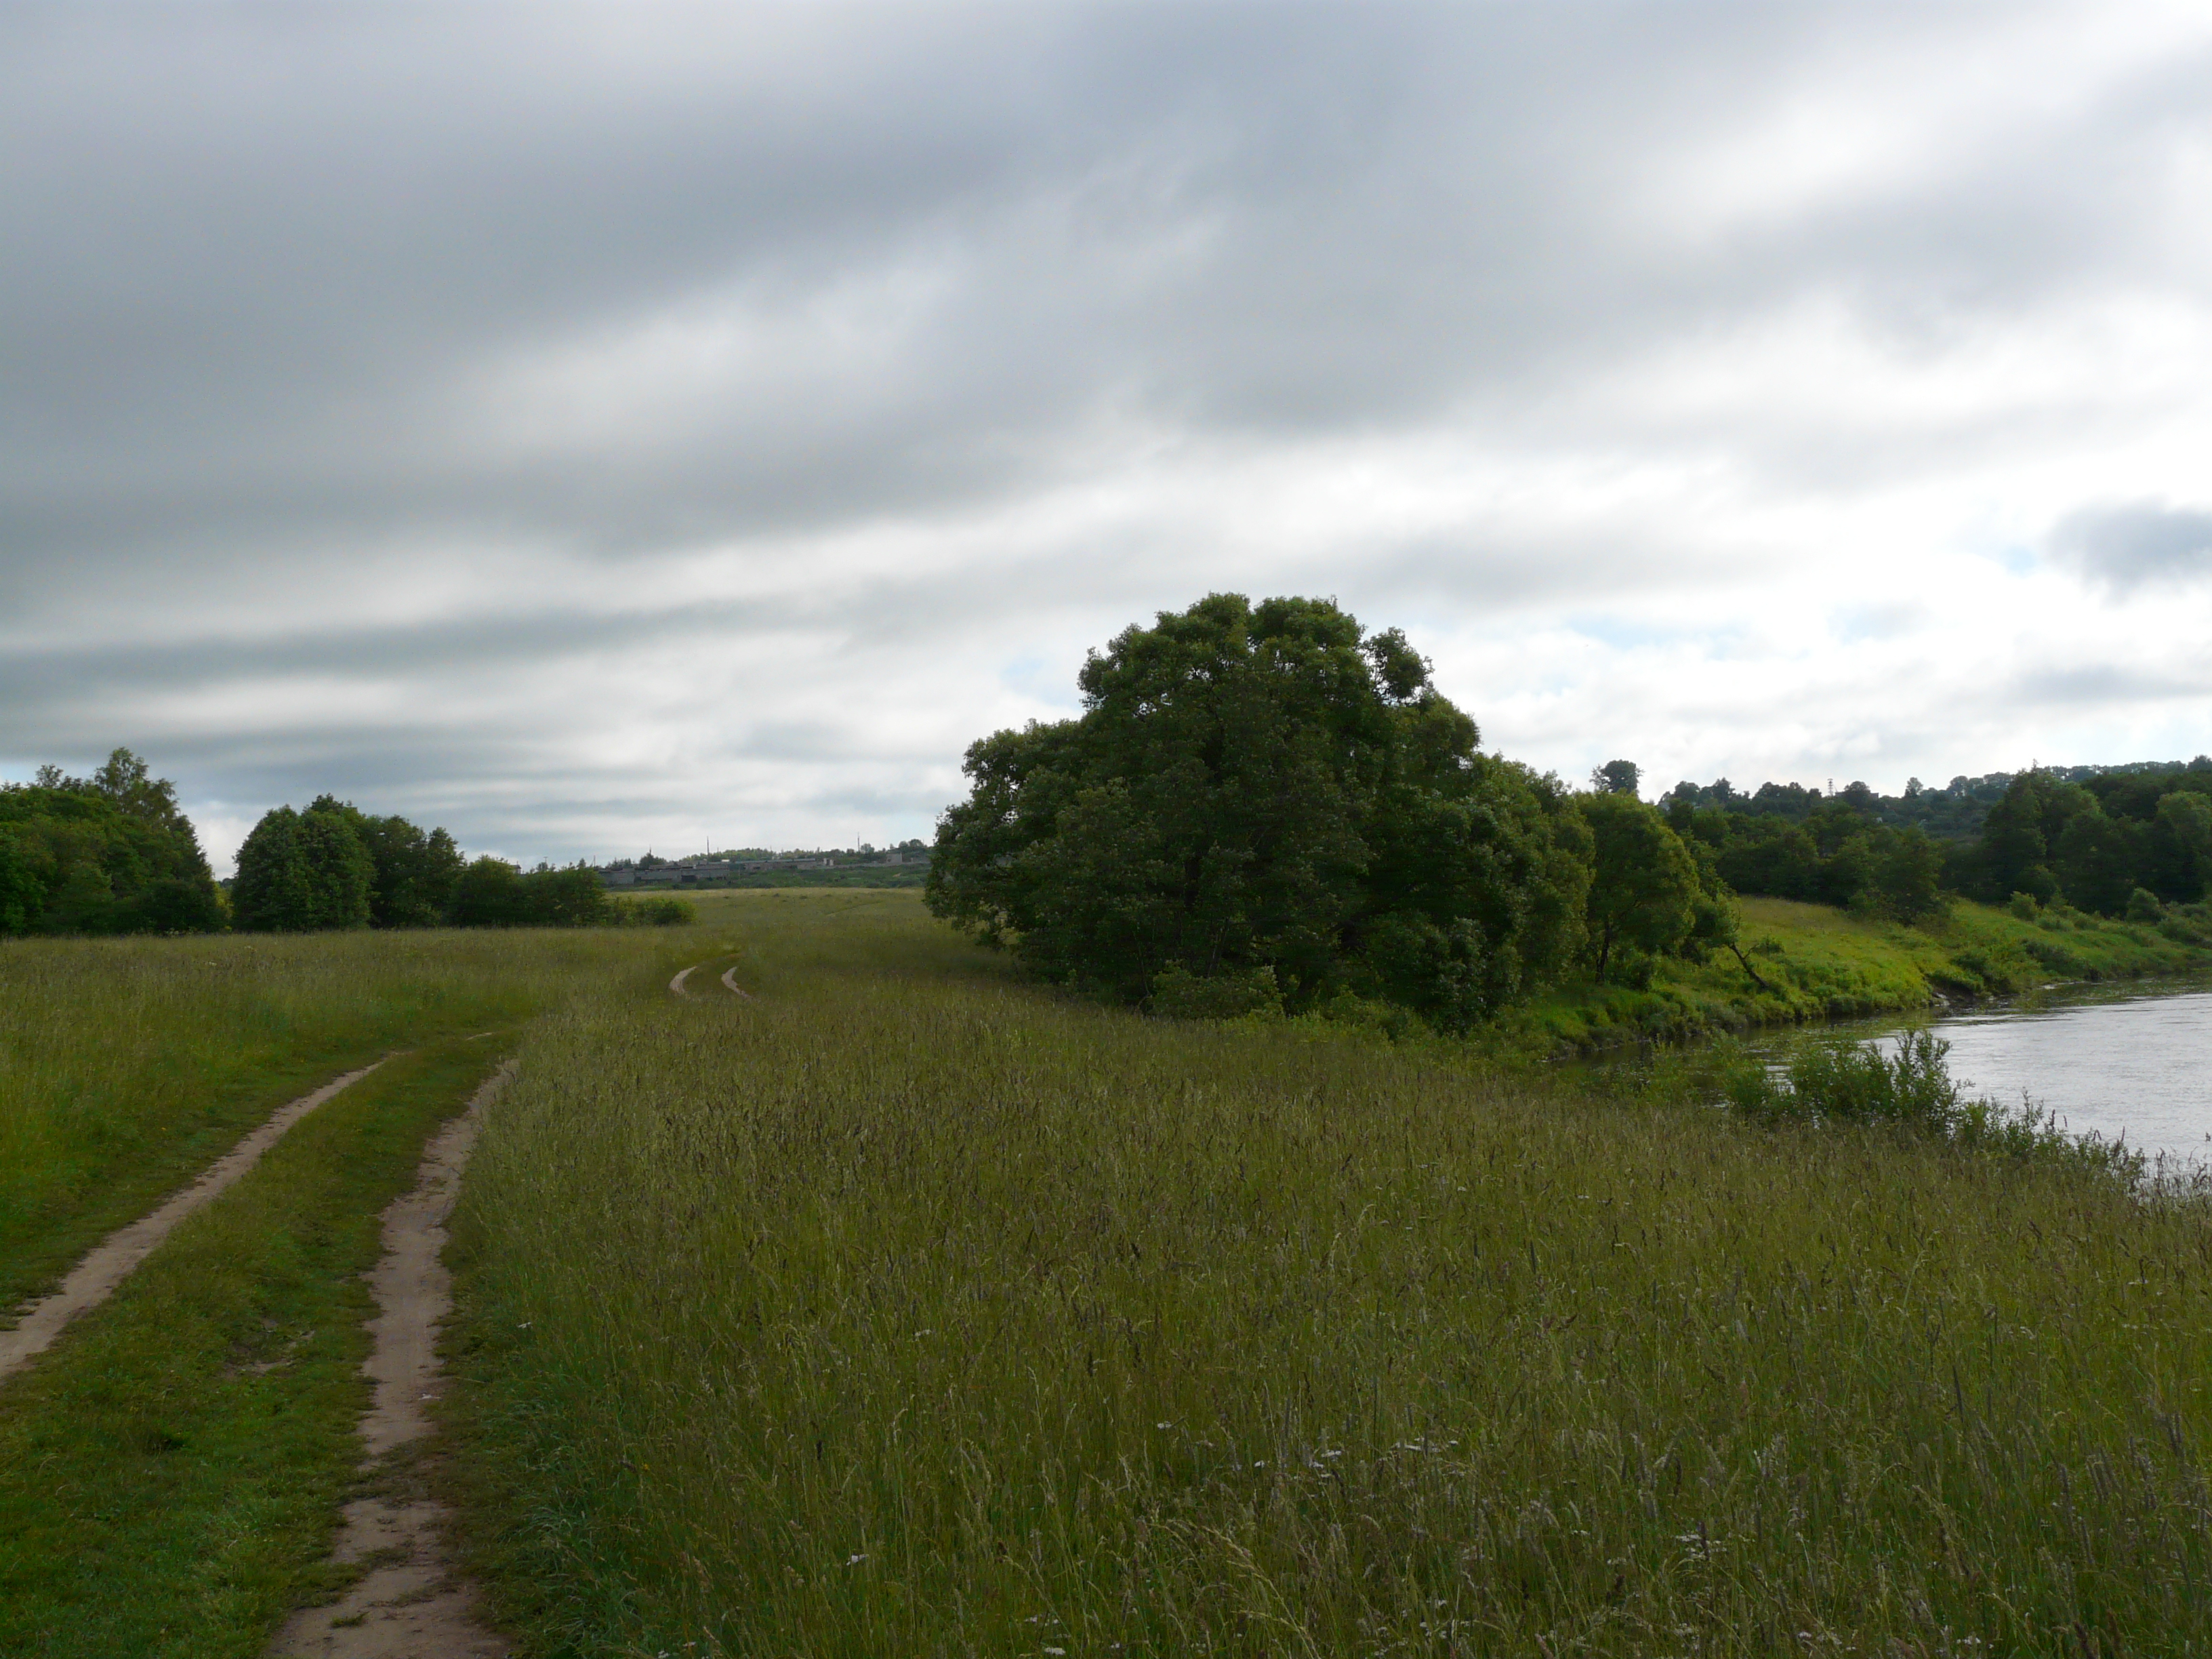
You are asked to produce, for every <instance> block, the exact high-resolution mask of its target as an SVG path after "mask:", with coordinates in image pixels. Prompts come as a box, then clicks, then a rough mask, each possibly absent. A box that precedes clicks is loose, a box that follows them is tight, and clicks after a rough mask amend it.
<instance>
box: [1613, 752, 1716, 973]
mask: <svg viewBox="0 0 2212 1659" xmlns="http://www.w3.org/2000/svg"><path fill="white" fill-rule="evenodd" d="M1580 805H1581V807H1582V813H1583V817H1584V819H1585V820H1587V821H1588V823H1589V829H1590V842H1591V855H1592V856H1591V865H1592V873H1591V879H1590V884H1589V901H1588V902H1589V952H1590V963H1591V967H1592V969H1593V970H1594V977H1595V979H1596V980H1597V982H1598V983H1599V984H1601V985H1602V984H1604V983H1605V980H1606V975H1607V972H1608V971H1609V970H1610V969H1612V967H1613V963H1614V959H1615V957H1617V956H1618V955H1619V954H1620V953H1621V951H1623V950H1624V949H1632V950H1639V951H1648V952H1650V953H1651V954H1653V955H1657V954H1659V953H1661V952H1662V951H1673V950H1675V949H1677V948H1678V947H1680V945H1682V944H1683V943H1684V942H1685V941H1686V940H1687V939H1689V938H1690V937H1691V934H1692V930H1693V929H1694V928H1696V927H1697V926H1698V923H1699V898H1700V896H1702V895H1703V892H1704V890H1703V888H1702V887H1701V885H1700V884H1699V871H1698V861H1697V860H1696V859H1694V858H1693V857H1692V856H1691V854H1690V850H1689V848H1686V847H1685V846H1684V845H1683V844H1682V838H1681V837H1680V836H1677V835H1676V834H1675V833H1674V830H1673V829H1670V828H1669V827H1668V823H1667V820H1666V819H1665V818H1664V817H1662V816H1660V813H1659V811H1658V810H1657V809H1656V807H1651V806H1647V805H1644V803H1643V802H1642V801H1640V800H1638V799H1637V798H1636V797H1635V796H1634V795H1632V794H1626V793H1618V792H1608V793H1600V794H1589V795H1584V796H1583V797H1582V798H1581V800H1580ZM1715 927H1716V930H1717V929H1718V924H1717V923H1716V924H1715Z"/></svg>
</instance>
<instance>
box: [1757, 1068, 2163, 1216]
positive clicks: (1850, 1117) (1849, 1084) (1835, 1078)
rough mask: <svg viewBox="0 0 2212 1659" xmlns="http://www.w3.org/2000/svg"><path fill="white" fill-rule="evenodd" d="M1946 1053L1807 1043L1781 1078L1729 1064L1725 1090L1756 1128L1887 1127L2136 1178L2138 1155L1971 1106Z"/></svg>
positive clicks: (2032, 1114) (2028, 1112)
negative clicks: (1887, 1051) (1775, 1125)
mask: <svg viewBox="0 0 2212 1659" xmlns="http://www.w3.org/2000/svg"><path fill="white" fill-rule="evenodd" d="M1950 1052H1951V1045H1950V1044H1949V1043H1948V1042H1944V1041H1943V1040H1942V1038H1940V1037H1938V1036H1936V1035H1935V1034H1934V1033H1933V1032H1930V1031H1927V1030H1910V1031H1906V1032H1905V1033H1904V1035H1903V1036H1901V1037H1899V1040H1898V1045H1897V1051H1896V1052H1895V1053H1894V1054H1885V1053H1884V1052H1883V1051H1882V1049H1881V1045H1880V1044H1878V1043H1872V1042H1815V1043H1810V1044H1808V1045H1806V1046H1805V1047H1804V1048H1801V1049H1800V1050H1799V1051H1798V1053H1797V1054H1796V1056H1795V1057H1794V1058H1793V1059H1792V1060H1791V1061H1790V1065H1789V1066H1788V1067H1787V1069H1786V1070H1784V1071H1781V1072H1779V1073H1778V1072H1776V1071H1773V1070H1771V1069H1769V1068H1768V1067H1766V1066H1763V1065H1760V1064H1758V1063H1756V1062H1745V1063H1741V1064H1739V1065H1737V1066H1735V1068H1733V1070H1732V1071H1731V1073H1730V1074H1729V1078H1728V1079H1727V1084H1726V1091H1727V1095H1728V1100H1729V1104H1730V1105H1731V1106H1732V1107H1734V1108H1735V1109H1736V1110H1737V1111H1738V1112H1740V1113H1741V1114H1742V1115H1745V1116H1746V1117H1748V1118H1751V1119H1753V1120H1754V1121H1759V1122H1763V1123H1781V1122H1798V1123H1804V1124H1810V1125H1815V1126H1818V1125H1824V1124H1826V1125H1832V1124H1844V1123H1879V1124H1887V1125H1889V1126H1891V1127H1895V1128H1899V1129H1905V1130H1910V1131H1911V1132H1914V1133H1920V1134H1925V1135H1929V1136H1933V1137H1935V1138H1936V1139H1942V1140H1948V1141H1951V1142H1954V1144H1957V1145H1959V1146H1972V1147H1975V1148H1979V1149H1984V1150H1988V1151H1992V1152H2003V1153H2008V1154H2011V1155H2013V1156H2016V1157H2040V1158H2064V1159H2068V1160H2071V1161H2075V1162H2078V1163H2081V1164H2083V1165H2084V1166H2085V1167H2087V1168H2089V1169H2093V1170H2097V1171H2099V1172H2100V1173H2103V1174H2106V1175H2111V1176H2116V1177H2118V1178H2119V1179H2120V1180H2122V1181H2123V1182H2133V1181H2134V1180H2136V1178H2138V1177H2139V1176H2141V1174H2142V1170H2143V1167H2144V1166H2143V1160H2142V1158H2141V1157H2140V1156H2139V1155H2136V1154H2134V1153H2130V1152H2126V1151H2125V1150H2124V1149H2123V1148H2122V1147H2120V1146H2118V1145H2117V1144H2114V1143H2109V1142H2106V1141H2104V1140H2100V1139H2097V1138H2095V1137H2077V1136H2075V1135H2071V1134H2069V1133H2065V1132H2064V1131H2063V1130H2062V1129H2061V1128H2059V1127H2058V1126H2057V1123H2056V1122H2055V1121H2054V1120H2053V1119H2052V1118H2051V1116H2050V1115H2049V1114H2047V1113H2045V1112H2043V1111H2040V1110H2039V1109H2036V1108H2035V1107H2033V1106H2030V1105H2027V1104H2025V1103H2023V1104H2021V1105H2020V1106H2017V1107H2008V1106H2006V1105H2003V1104H2002V1103H1999V1102H1997V1101H1994V1100H1989V1099H1974V1098H1970V1097H1968V1096H1967V1095H1966V1091H1965V1090H1964V1089H1962V1088H1961V1087H1960V1085H1959V1083H1958V1080H1957V1079H1954V1077H1953V1076H1952V1075H1951V1071H1950V1066H1949V1064H1948V1055H1949V1054H1950Z"/></svg>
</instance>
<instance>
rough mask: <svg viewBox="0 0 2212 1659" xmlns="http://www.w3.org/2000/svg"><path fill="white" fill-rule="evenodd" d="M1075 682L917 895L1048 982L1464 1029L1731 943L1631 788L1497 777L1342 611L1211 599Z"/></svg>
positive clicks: (1457, 714)
mask: <svg viewBox="0 0 2212 1659" xmlns="http://www.w3.org/2000/svg"><path fill="white" fill-rule="evenodd" d="M1080 684H1081V689H1082V692H1083V708H1084V712H1083V714H1081V716H1080V717H1079V718H1078V719H1074V720H1062V721H1059V722H1055V723H1054V724H1050V725H1041V724H1035V723H1032V724H1031V725H1030V726H1029V727H1027V728H1026V729H1025V730H1023V731H1020V732H1013V731H1004V732H996V733H994V735H992V736H990V737H987V738H983V739H981V741H980V742H978V743H976V744H975V745H974V746H973V747H971V748H970V749H969V751H968V757H967V763H966V771H967V775H968V776H969V779H970V780H971V783H972V788H971V793H970V794H969V799H967V800H965V801H964V802H963V803H961V804H960V805H956V806H954V807H952V808H951V810H950V811H947V812H946V813H945V817H943V819H942V820H941V821H940V823H939V827H938V836H937V843H936V849H935V854H934V857H933V861H932V865H931V870H930V876H929V884H928V890H927V893H928V902H929V904H930V907H931V908H932V909H933V911H934V912H935V913H936V914H937V915H940V916H944V917H946V918H947V919H949V920H951V921H955V922H957V923H959V924H961V925H963V927H967V928H968V929H969V931H971V932H972V933H974V934H975V936H976V937H977V938H979V939H982V940H985V941H986V942H988V943H993V944H999V945H1006V946H1009V947H1011V948H1012V950H1014V951H1016V952H1017V953H1018V956H1019V957H1020V958H1021V959H1022V960H1023V961H1024V962H1025V963H1027V964H1029V965H1030V967H1032V968H1033V969H1036V971H1038V972H1039V973H1041V974H1042V975H1047V976H1048V977H1050V978H1052V979H1054V980H1057V981H1061V982H1064V983H1069V984H1073V985H1077V986H1080V987H1087V988H1090V989H1092V990H1095V991H1097V992H1100V993H1103V994H1107V995H1109V996H1112V997H1115V998H1119V999H1121V1000H1127V1001H1133V1002H1135V1001H1142V1002H1146V1003H1148V1004H1149V1005H1150V1006H1153V1007H1155V1008H1156V1009H1163V1010H1172V1011H1176V1012H1209V1013H1236V1012H1245V1011H1248V1010H1255V1009H1261V1008H1267V1007H1283V1008H1286V1009H1289V1010H1291V1011H1292V1012H1296V1011H1297V1010H1299V1009H1302V1008H1306V1007H1312V1006H1317V1005H1327V1004H1329V1003H1331V1002H1333V1001H1334V1000H1337V999H1340V998H1343V997H1347V996H1348V997H1352V998H1356V999H1362V1000H1375V1001H1381V1002H1387V1003H1391V1004H1395V1005H1397V1006H1401V1007H1403V1008H1407V1009H1410V1010H1412V1011H1413V1012H1415V1013H1417V1014H1419V1015H1420V1016H1421V1017H1422V1018H1424V1019H1425V1020H1426V1021H1427V1022H1429V1023H1430V1024H1433V1025H1436V1026H1437V1027H1439V1028H1441V1029H1443V1030H1463V1029H1465V1028H1466V1027H1468V1026H1469V1025H1470V1024H1474V1022H1476V1021H1477V1020H1480V1019H1481V1018H1485V1017H1486V1016H1487V1015H1488V1014H1490V1013H1492V1012H1494V1011H1496V1010H1497V1009H1498V1008H1499V1007H1500V1006H1504V1004H1505V1003H1507V1002H1509V1001H1510V1000H1513V999H1515V998H1516V997H1519V996H1522V995H1524V994H1527V993H1528V992H1530V991H1532V990H1534V989H1536V988H1538V987H1542V986H1544V985H1547V984H1549V983H1553V982H1554V981H1558V980H1559V979H1561V978H1563V977H1565V976H1566V975H1569V974H1571V973H1572V972H1574V971H1576V970H1577V969H1578V968H1580V967H1581V966H1582V965H1583V964H1585V963H1587V964H1588V965H1589V967H1590V968H1591V969H1594V970H1595V972H1597V973H1598V974H1600V975H1607V974H1616V975H1617V974H1619V973H1620V970H1621V969H1622V968H1623V966H1624V964H1625V963H1627V962H1628V961H1630V960H1631V959H1635V958H1643V959H1648V958H1649V957H1650V956H1651V955H1652V954H1655V953H1658V952H1662V951H1680V950H1691V951H1696V950H1699V949H1703V948H1705V947H1706V946H1707V945H1719V944H1726V943H1730V942H1732V940H1733V921H1732V912H1731V910H1730V909H1729V906H1728V904H1727V900H1726V892H1725V888H1724V886H1723V884H1722V883H1721V881H1720V879H1719V877H1718V875H1717V872H1716V871H1715V870H1714V869H1713V868H1712V867H1711V864H1710V861H1709V860H1708V861H1706V862H1704V863H1701V862H1700V860H1699V857H1698V856H1697V855H1696V854H1694V853H1693V852H1692V850H1691V849H1690V848H1687V847H1686V846H1685V845H1684V844H1683V842H1682V841H1681V840H1680V837H1679V836H1676V835H1675V834H1674V831H1673V830H1672V829H1670V828H1669V826H1668V823H1666V821H1665V820H1664V819H1663V818H1662V817H1661V816H1660V815H1659V814H1658V813H1657V812H1656V811H1654V810H1653V809H1652V808H1650V807H1649V806H1647V805H1644V803H1642V802H1641V801H1639V800H1638V799H1636V797H1635V795H1634V793H1632V792H1633V788H1634V769H1633V768H1628V769H1627V771H1626V774H1622V773H1620V772H1619V771H1618V770H1616V771H1615V772H1613V774H1612V775H1611V777H1610V779H1609V781H1608V782H1607V787H1606V790H1605V792H1604V793H1595V794H1590V795H1577V794H1575V793H1572V792H1571V791H1570V790H1569V789H1567V788H1566V787H1565V786H1563V785H1562V784H1561V783H1560V782H1559V780H1558V779H1557V778H1556V777H1553V776H1550V775H1537V774H1536V773H1534V772H1533V771H1531V770H1530V769H1528V768H1527V767H1525V766H1521V765H1518V764H1516V763H1513V762H1510V761H1507V760H1504V759H1501V758H1498V757H1494V756H1491V755H1486V754H1484V753H1482V752H1481V751H1480V750H1479V749H1478V747H1477V743H1478V739H1479V734H1478V732H1477V730H1476V727H1475V723H1474V720H1471V719H1469V718H1468V716H1467V715H1466V714H1464V713H1462V711H1461V710H1460V709H1458V708H1455V707H1454V706H1453V704H1452V703H1451V702H1449V700H1448V699H1446V698H1445V697H1444V696H1442V695H1441V694H1440V693H1439V692H1438V691H1437V690H1436V688H1435V687H1434V685H1433V684H1431V680H1430V674H1429V665H1427V664H1426V663H1425V661H1423V660H1422V659H1421V658H1420V657H1419V655H1418V654H1417V653H1415V652H1414V651H1413V648H1412V647H1410V646H1409V645H1408V644H1407V641H1406V640H1405V638H1404V636H1403V635H1401V634H1400V633H1398V632H1397V631H1396V630H1395V629H1390V630H1388V631H1385V632H1383V633H1379V634H1374V635H1369V634H1367V633H1365V632H1364V630H1363V629H1361V627H1360V625H1359V624H1358V622H1357V621H1356V620H1355V619H1354V618H1352V617H1350V616H1347V615H1346V614H1345V613H1344V612H1343V611H1340V610H1339V609H1338V608H1337V607H1336V606H1335V605H1334V604H1331V603H1328V602H1326V601H1322V600H1317V599H1269V600H1267V601H1264V602H1263V603H1261V604H1259V605H1253V604H1251V603H1250V602H1249V601H1248V600H1247V599H1245V598H1244V597H1243V596H1242V595H1240V594H1214V595H1211V596H1209V597H1208V598H1207V599H1204V600H1202V601H1200V603H1199V604H1197V605H1194V606H1192V607H1191V608H1190V609H1189V610H1188V611H1183V612H1182V613H1180V614H1174V613H1162V614H1161V616H1160V617H1158V622H1157V623H1156V625H1154V626H1153V627H1151V628H1143V627H1135V628H1131V629H1127V631H1126V632H1124V633H1123V634H1121V635H1120V636H1119V637H1117V638H1116V639H1115V640H1114V641H1112V642H1111V644H1109V646H1108V647H1107V648H1106V650H1105V651H1104V653H1094V654H1093V655H1092V657H1091V659H1090V660H1089V661H1088V662H1087V663H1086V664H1085V666H1084V669H1083V671H1082V673H1081V677H1080ZM1625 765H1626V763H1615V766H1616V768H1618V767H1620V766H1625ZM1624 782H1625V784H1626V787H1625V788H1624V787H1621V785H1622V784H1623V783H1624Z"/></svg>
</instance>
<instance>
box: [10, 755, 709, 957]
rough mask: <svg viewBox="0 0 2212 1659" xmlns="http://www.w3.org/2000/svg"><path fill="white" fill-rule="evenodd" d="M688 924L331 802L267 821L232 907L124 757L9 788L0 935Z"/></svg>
mask: <svg viewBox="0 0 2212 1659" xmlns="http://www.w3.org/2000/svg"><path fill="white" fill-rule="evenodd" d="M692 914H693V912H692V909H691V907H690V905H688V904H686V903H685V902H684V901H683V900H681V899H677V898H647V899H642V900H631V899H617V898H613V897H611V896H609V895H608V893H607V891H606V890H605V887H603V886H602V885H601V884H600V881H599V876H598V874H597V873H596V872H593V871H592V869H590V868H589V867H588V866H582V865H578V866H573V867H570V868H568V869H556V868H553V867H551V866H546V865H540V866H538V868H537V869H535V870H529V871H525V870H521V869H519V868H518V867H516V866H514V865H512V864H509V863H507V862H506V861H505V860H501V859H495V858H479V859H476V860H469V859H467V858H465V857H464V855H463V854H462V853H461V850H460V848H459V847H457V846H456V845H455V844H454V842H453V836H450V835H449V834H447V832H446V831H445V830H444V829H429V830H427V831H426V830H423V829H419V828H417V827H416V825H414V824H412V823H409V822H408V821H407V820H406V819H405V818H403V817H375V816H373V815H371V814H369V813H366V812H363V811H361V810H359V809H358V808H357V807H356V806H354V805H352V804H351V803H349V802H345V801H340V800H337V799H333V798H331V796H328V795H324V796H320V797H319V798H318V799H316V800H314V801H313V803H312V804H311V805H308V807H307V810H306V811H295V810H294V809H293V808H292V807H289V806H280V807H278V808H276V810H275V811H271V812H269V813H267V814H265V815H264V817H262V819H261V822H260V823H258V824H256V825H255V826H254V827H253V832H252V834H251V835H249V836H247V837H246V844H245V845H244V846H243V847H241V848H240V849H239V854H238V875H237V877H236V878H235V879H234V880H233V881H232V883H231V884H230V890H229V892H228V895H226V894H225V892H224V890H223V889H222V887H220V886H218V885H217V884H216V881H215V878H214V877H213V876H212V874H211V873H210V871H209V869H208V862H207V859H206V857H205V855H204V854H203V853H202V852H201V850H200V844H199V837H198V836H197V834H196V833H195V832H194V830H193V829H192V825H191V820H190V819H188V818H187V817H185V815H184V814H183V813H182V812H181V811H179V810H178V807H177V792H176V786H175V785H174V784H173V783H171V782H170V781H168V780H167V779H166V778H155V777H153V776H151V775H149V772H148V769H147V765H146V763H145V762H144V761H143V760H142V759H140V758H139V757H137V755H134V754H132V753H131V751H130V750H127V749H118V750H115V751H114V752H113V753H112V754H111V755H110V756H109V757H108V758H107V763H106V765H104V766H102V767H101V768H100V769H99V770H98V771H96V772H94V774H93V775H92V776H90V777H88V778H77V777H70V776H67V775H64V773H63V772H62V771H61V769H59V768H58V767H53V766H46V767H41V768H40V769H39V772H38V774H37V779H36V781H34V782H33V783H28V784H4V785H0V936H6V935H15V934H25V933H78V934H82V933H216V932H220V931H222V929H223V928H225V927H235V928H238V929H240V930H242V931H247V932H256V933H314V932H319V931H323V930H325V929H332V928H349V927H605V926H610V925H613V924H617V923H624V922H653V923H660V924H667V923H671V922H681V921H690V919H691V916H692Z"/></svg>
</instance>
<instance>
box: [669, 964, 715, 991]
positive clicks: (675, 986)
mask: <svg viewBox="0 0 2212 1659" xmlns="http://www.w3.org/2000/svg"><path fill="white" fill-rule="evenodd" d="M706 965H707V964H706V963H703V962H695V963H692V964H691V965H690V967H689V968H686V969H684V971H683V972H682V973H680V974H678V975H677V976H676V977H675V978H674V979H671V980H670V981H668V988H669V989H670V990H671V991H673V992H674V993H675V994H677V995H678V996H679V997H688V996H690V992H689V991H687V990H685V989H684V981H685V980H687V979H689V978H690V977H691V975H694V974H696V973H697V972H698V971H699V970H700V969H702V968H704V967H705V966H706Z"/></svg>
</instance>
